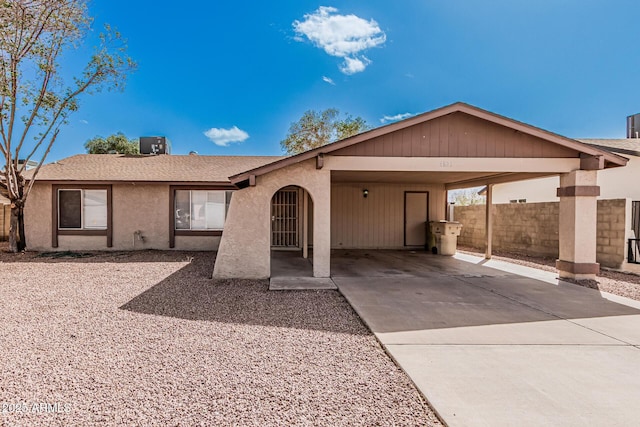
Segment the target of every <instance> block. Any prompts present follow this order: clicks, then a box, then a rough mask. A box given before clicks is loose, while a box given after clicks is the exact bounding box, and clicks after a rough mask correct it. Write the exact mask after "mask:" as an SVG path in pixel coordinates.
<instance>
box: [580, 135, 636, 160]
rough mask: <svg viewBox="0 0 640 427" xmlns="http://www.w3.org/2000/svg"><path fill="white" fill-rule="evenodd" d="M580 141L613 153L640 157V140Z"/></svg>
mask: <svg viewBox="0 0 640 427" xmlns="http://www.w3.org/2000/svg"><path fill="white" fill-rule="evenodd" d="M578 141H580V142H583V143H585V144H589V145H591V146H594V147H597V148H600V149H602V150H606V151H610V152H612V153H620V154H625V155H628V156H636V157H640V138H622V139H590V138H589V139H582V138H581V139H578Z"/></svg>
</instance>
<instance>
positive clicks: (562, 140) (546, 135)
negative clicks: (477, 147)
mask: <svg viewBox="0 0 640 427" xmlns="http://www.w3.org/2000/svg"><path fill="white" fill-rule="evenodd" d="M453 113H464V114H468V115H470V116H473V117H477V118H479V119H482V120H486V121H488V122H492V123H495V124H498V125H501V126H504V127H507V128H510V129H513V130H515V131H518V132H522V133H524V134H528V135H531V136H534V137H538V138H541V139H544V140H546V141H549V142H551V143H554V144H557V145H559V146H562V147H565V148H569V149H571V150H574V151H576V152H578V153H583V154H585V155H588V156H602V157H604V160H605V167H616V166H624V165H625V164H626V163H627V159H625V158H624V157H621V156H618V155H616V154H613V153H611V152H609V151H604V150H602V149H599V148H596V147H594V146H590V145H586V144H583V143H581V142H579V141H577V140H575V139H571V138H567V137H564V136H561V135H558V134H555V133H552V132H549V131H546V130H544V129H540V128H537V127H535V126H531V125H528V124H526V123H522V122H519V121H516V120H513V119H510V118H508V117H504V116H500V115H498V114H495V113H492V112H489V111H486V110H483V109H481V108H478V107H474V106H472V105H469V104H465V103H463V102H457V103H455V104H451V105H448V106H446V107H442V108H439V109H436V110H432V111H429V112H426V113H423V114H420V115H418V116H414V117H411V118H408V119H405V120H402V121H399V122H396V123H392V124H389V125H386V126H381V127H378V128H375V129H373V130H370V131H368V132H363V133H361V134H358V135H355V136H352V137H350V138H346V139H343V140H341V141H337V142H334V143H332V144H327V145H324V146H322V147H319V148H316V149H313V150H309V151H305V152H303V153H300V154H297V155H295V156H291V157H286V158H283V159H281V160H278V161H275V162H273V163H270V164H266V165H262V166H258V167H256V168H254V169H247V170H245V171H243V172H242V173H238V174H236V175H232V176H230V177H229V179H230V181H231V182H232V183H233V184H236V185H241V184H243V183H245V182H246V181H248V180H249V179H250V177H251V176H260V175H263V174H265V173H269V172H271V171H274V170H277V169H280V168H283V167H286V166H289V165H291V164H294V163H299V162H302V161H305V160H308V159H311V158H314V157H316V156H318V155H321V154H330V153H332V152H334V151H336V150H341V149H344V148H346V147H349V146H352V145H355V144H358V143H361V142H364V141H369V140H371V139H373V138H377V137H380V136H382V135H387V134H390V133H392V132H396V131H398V130H401V129H405V128H408V127H410V126H414V125H417V124H420V123H424V122H428V121H430V120H434V119H437V118H440V117H443V116H446V115H448V114H453Z"/></svg>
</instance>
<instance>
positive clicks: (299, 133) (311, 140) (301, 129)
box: [280, 108, 369, 154]
mask: <svg viewBox="0 0 640 427" xmlns="http://www.w3.org/2000/svg"><path fill="white" fill-rule="evenodd" d="M368 129H369V126H368V125H367V122H365V120H364V119H363V118H362V117H356V118H355V119H354V118H353V117H351V115H348V114H347V116H346V117H345V118H344V119H340V112H339V111H338V110H337V109H335V108H328V109H326V110H324V111H320V112H317V111H314V110H309V111H305V113H304V114H303V115H302V117H301V118H300V119H299V120H298V121H297V122H293V123H291V126H290V127H289V133H288V134H287V137H286V138H285V139H283V140H282V141H280V146H281V147H282V150H283V151H285V152H286V153H287V154H297V153H302V152H303V151H307V150H311V149H313V148H318V147H321V146H323V145H326V144H328V143H330V142H333V141H339V140H341V139H345V138H348V137H350V136H353V135H356V134H358V133H361V132H364V131H366V130H368Z"/></svg>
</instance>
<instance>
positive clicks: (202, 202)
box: [174, 190, 232, 230]
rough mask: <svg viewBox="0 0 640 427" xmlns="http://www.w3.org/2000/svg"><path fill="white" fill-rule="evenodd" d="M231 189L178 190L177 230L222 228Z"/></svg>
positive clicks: (176, 198)
mask: <svg viewBox="0 0 640 427" xmlns="http://www.w3.org/2000/svg"><path fill="white" fill-rule="evenodd" d="M231 194H232V192H231V191H221V190H176V192H175V206H174V214H175V229H176V230H222V229H223V228H224V222H225V219H226V216H227V211H228V209H229V203H230V201H231Z"/></svg>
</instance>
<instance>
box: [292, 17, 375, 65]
mask: <svg viewBox="0 0 640 427" xmlns="http://www.w3.org/2000/svg"><path fill="white" fill-rule="evenodd" d="M337 12H338V9H336V8H334V7H326V6H321V7H319V8H318V10H316V11H315V12H313V13H308V14H306V15H304V20H302V21H298V20H296V21H293V29H294V30H295V32H296V36H295V38H294V39H295V40H297V41H303V40H304V37H306V38H307V39H308V40H309V41H311V42H312V43H313V44H314V45H316V46H317V47H319V48H321V49H323V50H324V51H325V52H326V53H327V54H329V55H331V56H336V57H338V58H344V60H345V62H344V64H343V65H342V66H341V67H340V70H341V71H342V72H343V73H345V74H354V73H359V72H362V71H364V69H365V68H366V67H367V65H369V64H370V63H371V61H370V60H368V59H367V58H365V57H364V56H360V57H359V55H358V54H360V53H361V52H363V51H365V50H367V49H370V48H372V47H376V46H380V45H382V44H384V42H385V41H386V40H387V36H386V34H385V33H384V31H382V30H381V29H380V27H379V26H378V23H377V22H376V21H374V20H373V19H371V20H369V21H367V20H366V19H362V18H360V17H358V16H356V15H340V14H338V13H337ZM303 36H304V37H303Z"/></svg>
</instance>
